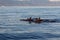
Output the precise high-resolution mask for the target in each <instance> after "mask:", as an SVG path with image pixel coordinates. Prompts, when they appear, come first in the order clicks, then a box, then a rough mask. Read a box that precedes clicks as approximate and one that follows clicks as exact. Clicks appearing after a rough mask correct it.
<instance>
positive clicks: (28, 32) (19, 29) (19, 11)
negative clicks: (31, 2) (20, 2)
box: [0, 7, 60, 40]
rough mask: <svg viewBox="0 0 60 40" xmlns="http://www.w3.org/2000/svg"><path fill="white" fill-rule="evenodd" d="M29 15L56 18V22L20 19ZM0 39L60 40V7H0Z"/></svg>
mask: <svg viewBox="0 0 60 40" xmlns="http://www.w3.org/2000/svg"><path fill="white" fill-rule="evenodd" d="M29 17H32V18H35V17H41V18H42V19H57V20H56V21H57V22H55V23H40V24H37V23H31V24H29V22H23V21H20V19H25V18H29ZM0 40H60V8H51V7H49V8H48V7H46V8H45V7H43V8H41V7H37V8H31V7H28V8H27V7H0Z"/></svg>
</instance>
